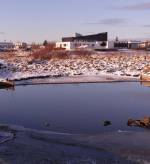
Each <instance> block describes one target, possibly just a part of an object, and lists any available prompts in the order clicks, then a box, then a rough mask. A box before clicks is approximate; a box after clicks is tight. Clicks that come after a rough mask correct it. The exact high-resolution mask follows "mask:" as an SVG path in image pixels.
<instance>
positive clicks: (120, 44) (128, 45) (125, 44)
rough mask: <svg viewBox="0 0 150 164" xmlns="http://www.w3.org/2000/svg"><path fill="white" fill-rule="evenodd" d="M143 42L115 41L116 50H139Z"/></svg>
mask: <svg viewBox="0 0 150 164" xmlns="http://www.w3.org/2000/svg"><path fill="white" fill-rule="evenodd" d="M140 43H141V41H128V40H123V41H119V40H117V41H114V48H115V49H139V45H140Z"/></svg>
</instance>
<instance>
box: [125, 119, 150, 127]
mask: <svg viewBox="0 0 150 164" xmlns="http://www.w3.org/2000/svg"><path fill="white" fill-rule="evenodd" d="M127 125H128V126H139V127H144V128H150V117H144V118H143V119H141V120H133V119H129V120H128V122H127Z"/></svg>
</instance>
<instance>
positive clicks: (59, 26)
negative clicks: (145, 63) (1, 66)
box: [0, 0, 150, 42]
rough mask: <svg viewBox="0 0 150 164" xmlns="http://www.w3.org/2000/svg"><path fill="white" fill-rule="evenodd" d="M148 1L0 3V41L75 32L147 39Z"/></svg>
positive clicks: (14, 0) (17, 0) (29, 0)
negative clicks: (103, 33)
mask: <svg viewBox="0 0 150 164" xmlns="http://www.w3.org/2000/svg"><path fill="white" fill-rule="evenodd" d="M149 16H150V0H0V20H1V23H0V40H7V41H9V40H12V41H18V40H20V41H27V42H34V41H36V42H41V41H43V40H45V39H47V40H60V39H61V37H62V36H72V35H74V33H75V32H79V33H82V34H92V33H99V32H105V31H108V32H109V38H114V37H115V36H119V38H131V39H136V38H150V19H149Z"/></svg>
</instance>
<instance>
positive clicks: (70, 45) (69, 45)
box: [56, 41, 109, 50]
mask: <svg viewBox="0 0 150 164" xmlns="http://www.w3.org/2000/svg"><path fill="white" fill-rule="evenodd" d="M103 43H104V42H57V43H56V48H65V49H66V50H73V49H80V48H83V49H108V47H109V45H108V42H107V41H106V42H105V44H106V45H105V46H102V44H103Z"/></svg>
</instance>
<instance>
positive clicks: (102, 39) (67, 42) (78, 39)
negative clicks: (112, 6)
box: [56, 32, 108, 50]
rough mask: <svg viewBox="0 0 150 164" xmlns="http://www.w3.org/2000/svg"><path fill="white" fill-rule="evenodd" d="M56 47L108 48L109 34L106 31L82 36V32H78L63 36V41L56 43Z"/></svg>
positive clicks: (67, 48) (69, 48)
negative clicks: (72, 35)
mask: <svg viewBox="0 0 150 164" xmlns="http://www.w3.org/2000/svg"><path fill="white" fill-rule="evenodd" d="M56 48H64V49H66V50H73V49H95V50H96V49H97V50H99V49H100V50H102V49H108V34H107V32H105V33H99V34H94V35H86V36H82V35H81V34H78V33H76V35H75V37H65V38H64V37H63V38H62V41H61V42H57V43H56Z"/></svg>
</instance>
